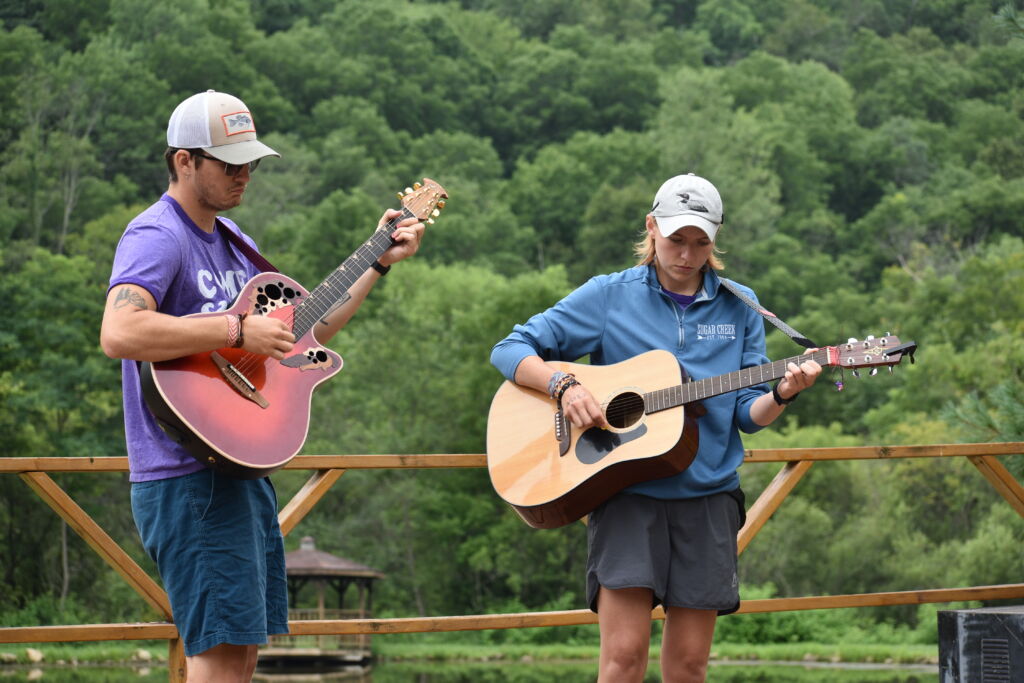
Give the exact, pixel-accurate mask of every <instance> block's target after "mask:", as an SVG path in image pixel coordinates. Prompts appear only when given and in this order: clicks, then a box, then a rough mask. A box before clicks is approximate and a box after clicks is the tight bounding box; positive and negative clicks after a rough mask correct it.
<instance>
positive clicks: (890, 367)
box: [888, 365, 893, 375]
mask: <svg viewBox="0 0 1024 683" xmlns="http://www.w3.org/2000/svg"><path fill="white" fill-rule="evenodd" d="M888 367H889V374H890V375H891V374H893V373H892V366H891V365H890V366H888Z"/></svg>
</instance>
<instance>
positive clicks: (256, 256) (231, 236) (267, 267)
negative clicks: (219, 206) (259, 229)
mask: <svg viewBox="0 0 1024 683" xmlns="http://www.w3.org/2000/svg"><path fill="white" fill-rule="evenodd" d="M216 222H217V229H218V230H220V232H221V234H222V235H224V237H226V238H227V240H228V242H231V244H233V245H234V246H235V249H238V251H240V252H242V255H243V256H245V257H246V258H247V259H249V262H250V263H252V264H253V265H254V266H256V267H257V268H259V269H260V271H262V272H264V273H280V272H281V271H279V270H278V269H277V268H275V267H274V264H272V263H271V262H270V261H268V260H267V259H265V258H263V256H262V255H260V253H259V252H258V251H256V250H255V249H253V248H252V247H251V246H249V243H248V242H246V241H245V240H243V239H242V238H241V237H240V236H239V235H238V233H236V232H235V231H234V230H232V229H231V228H229V227H228V226H226V225H224V223H222V222H221V220H220V219H219V218H218V219H216Z"/></svg>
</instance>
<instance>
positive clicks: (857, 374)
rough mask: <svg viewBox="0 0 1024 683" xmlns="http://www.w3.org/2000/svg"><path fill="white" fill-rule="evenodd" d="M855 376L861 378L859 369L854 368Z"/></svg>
mask: <svg viewBox="0 0 1024 683" xmlns="http://www.w3.org/2000/svg"><path fill="white" fill-rule="evenodd" d="M853 376H854V377H856V378H857V379H860V371H859V370H854V371H853Z"/></svg>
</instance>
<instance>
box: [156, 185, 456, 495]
mask: <svg viewBox="0 0 1024 683" xmlns="http://www.w3.org/2000/svg"><path fill="white" fill-rule="evenodd" d="M413 187H414V188H415V189H413V188H408V189H407V190H406V193H405V194H404V195H403V194H400V195H399V196H400V197H401V199H402V214H401V215H400V216H398V217H397V218H395V219H393V220H392V221H390V222H389V223H387V224H386V225H384V226H381V227H380V228H378V229H377V230H376V231H375V232H374V233H373V235H372V236H371V237H370V239H368V240H367V241H366V242H364V243H363V244H362V246H360V247H359V248H358V249H356V251H355V252H354V253H353V254H352V255H351V256H349V257H348V258H347V259H346V260H345V262H344V263H342V264H341V265H340V266H338V268H336V269H335V270H334V272H332V273H331V274H330V275H329V276H328V277H327V278H326V279H325V280H324V281H323V282H321V283H320V284H319V285H318V286H317V287H316V289H314V290H313V291H311V292H307V291H306V290H305V289H304V288H303V287H302V286H300V285H299V284H298V283H297V282H295V280H292V279H291V278H289V277H286V276H285V275H282V274H280V273H260V274H259V275H257V276H256V277H254V278H252V279H251V280H249V282H247V283H246V285H245V287H244V288H243V289H242V291H241V293H240V294H239V295H238V298H237V299H236V300H235V302H234V304H232V306H231V307H230V308H228V309H227V310H224V311H217V312H215V313H196V314H194V315H192V316H189V317H209V316H222V315H226V314H241V313H246V314H248V315H266V316H271V317H273V318H278V319H280V320H283V321H285V322H286V323H287V324H288V325H289V326H290V327H291V328H292V332H293V334H294V335H295V340H296V341H295V346H294V348H293V349H292V350H291V352H290V354H289V355H288V356H287V357H285V358H284V359H283V360H280V361H278V360H274V359H273V358H271V357H270V356H264V355H259V354H254V353H249V352H247V351H244V350H243V349H236V348H222V349H217V350H215V351H206V352H203V353H196V354H193V355H190V356H185V357H183V358H177V359H175V360H168V361H160V362H157V363H143V365H142V370H141V380H142V392H143V396H144V398H145V400H146V405H147V406H148V407H149V409H150V411H152V413H153V415H154V416H155V417H156V419H157V422H158V423H159V424H160V426H161V427H162V428H163V429H164V431H165V432H166V433H167V434H168V435H169V436H170V437H171V438H172V439H174V440H175V441H177V442H178V443H180V444H181V445H182V446H184V447H185V448H186V449H187V450H188V451H189V453H191V454H192V455H193V456H194V457H195V458H196V459H197V460H199V462H201V463H203V464H205V465H207V466H209V467H212V468H214V469H216V470H218V471H223V472H226V473H227V474H230V475H231V476H234V477H239V478H243V479H256V478H259V477H263V476H266V475H268V474H270V473H271V472H273V471H274V470H276V469H279V468H280V467H282V466H283V465H284V464H285V463H287V462H288V461H289V460H290V459H291V458H292V457H293V456H294V455H295V454H296V453H298V451H299V449H300V448H302V444H303V443H304V442H305V441H306V435H307V433H308V431H309V411H310V402H311V400H312V393H313V389H315V388H316V386H317V385H318V384H320V383H321V382H323V381H324V380H326V379H327V378H328V377H331V376H332V375H334V374H335V373H337V372H338V371H339V370H341V366H342V360H341V356H339V355H338V354H337V353H335V352H334V351H331V350H330V349H328V348H325V347H324V346H323V345H322V344H321V343H320V342H319V341H318V340H317V338H316V326H317V323H319V322H320V321H321V320H322V319H323V318H324V317H326V316H327V315H328V314H329V313H330V312H331V311H332V310H334V309H335V308H336V307H338V306H340V305H341V304H343V303H344V302H345V301H347V300H348V299H349V298H350V295H349V293H348V290H349V288H350V287H351V286H352V285H353V284H354V283H355V281H356V280H358V279H359V277H360V276H361V275H362V274H363V273H364V272H366V270H367V269H368V268H370V266H371V265H372V264H373V262H374V261H376V260H377V259H378V258H379V257H380V256H381V254H383V253H384V252H385V251H387V250H388V248H390V247H391V246H392V245H393V244H394V240H392V239H391V233H392V232H393V231H394V228H395V226H396V225H397V224H398V223H399V222H401V221H403V220H405V219H406V218H412V217H415V218H418V219H419V220H421V221H428V222H433V217H434V216H437V215H438V209H440V208H441V207H443V206H444V199H446V198H447V197H448V193H447V192H445V190H444V188H443V187H441V186H440V185H438V184H437V183H436V182H434V181H433V180H431V179H429V178H424V179H423V185H422V186H421V185H420V184H419V183H417V184H416V185H414V186H413Z"/></svg>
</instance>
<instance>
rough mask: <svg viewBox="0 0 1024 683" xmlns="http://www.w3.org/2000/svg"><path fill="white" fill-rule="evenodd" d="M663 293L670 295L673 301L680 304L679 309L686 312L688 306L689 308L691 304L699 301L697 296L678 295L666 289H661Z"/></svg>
mask: <svg viewBox="0 0 1024 683" xmlns="http://www.w3.org/2000/svg"><path fill="white" fill-rule="evenodd" d="M661 291H663V292H665V293H666V294H668V295H669V297H671V298H672V300H673V301H675V302H676V303H677V304H679V308H681V309H683V310H684V311H685V310H686V307H687V306H689V305H690V304H692V303H693V302H694V301H696V300H697V294H676V293H675V292H670V291H668V290H667V289H665V288H664V287H662V288H661ZM698 293H700V290H698Z"/></svg>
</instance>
